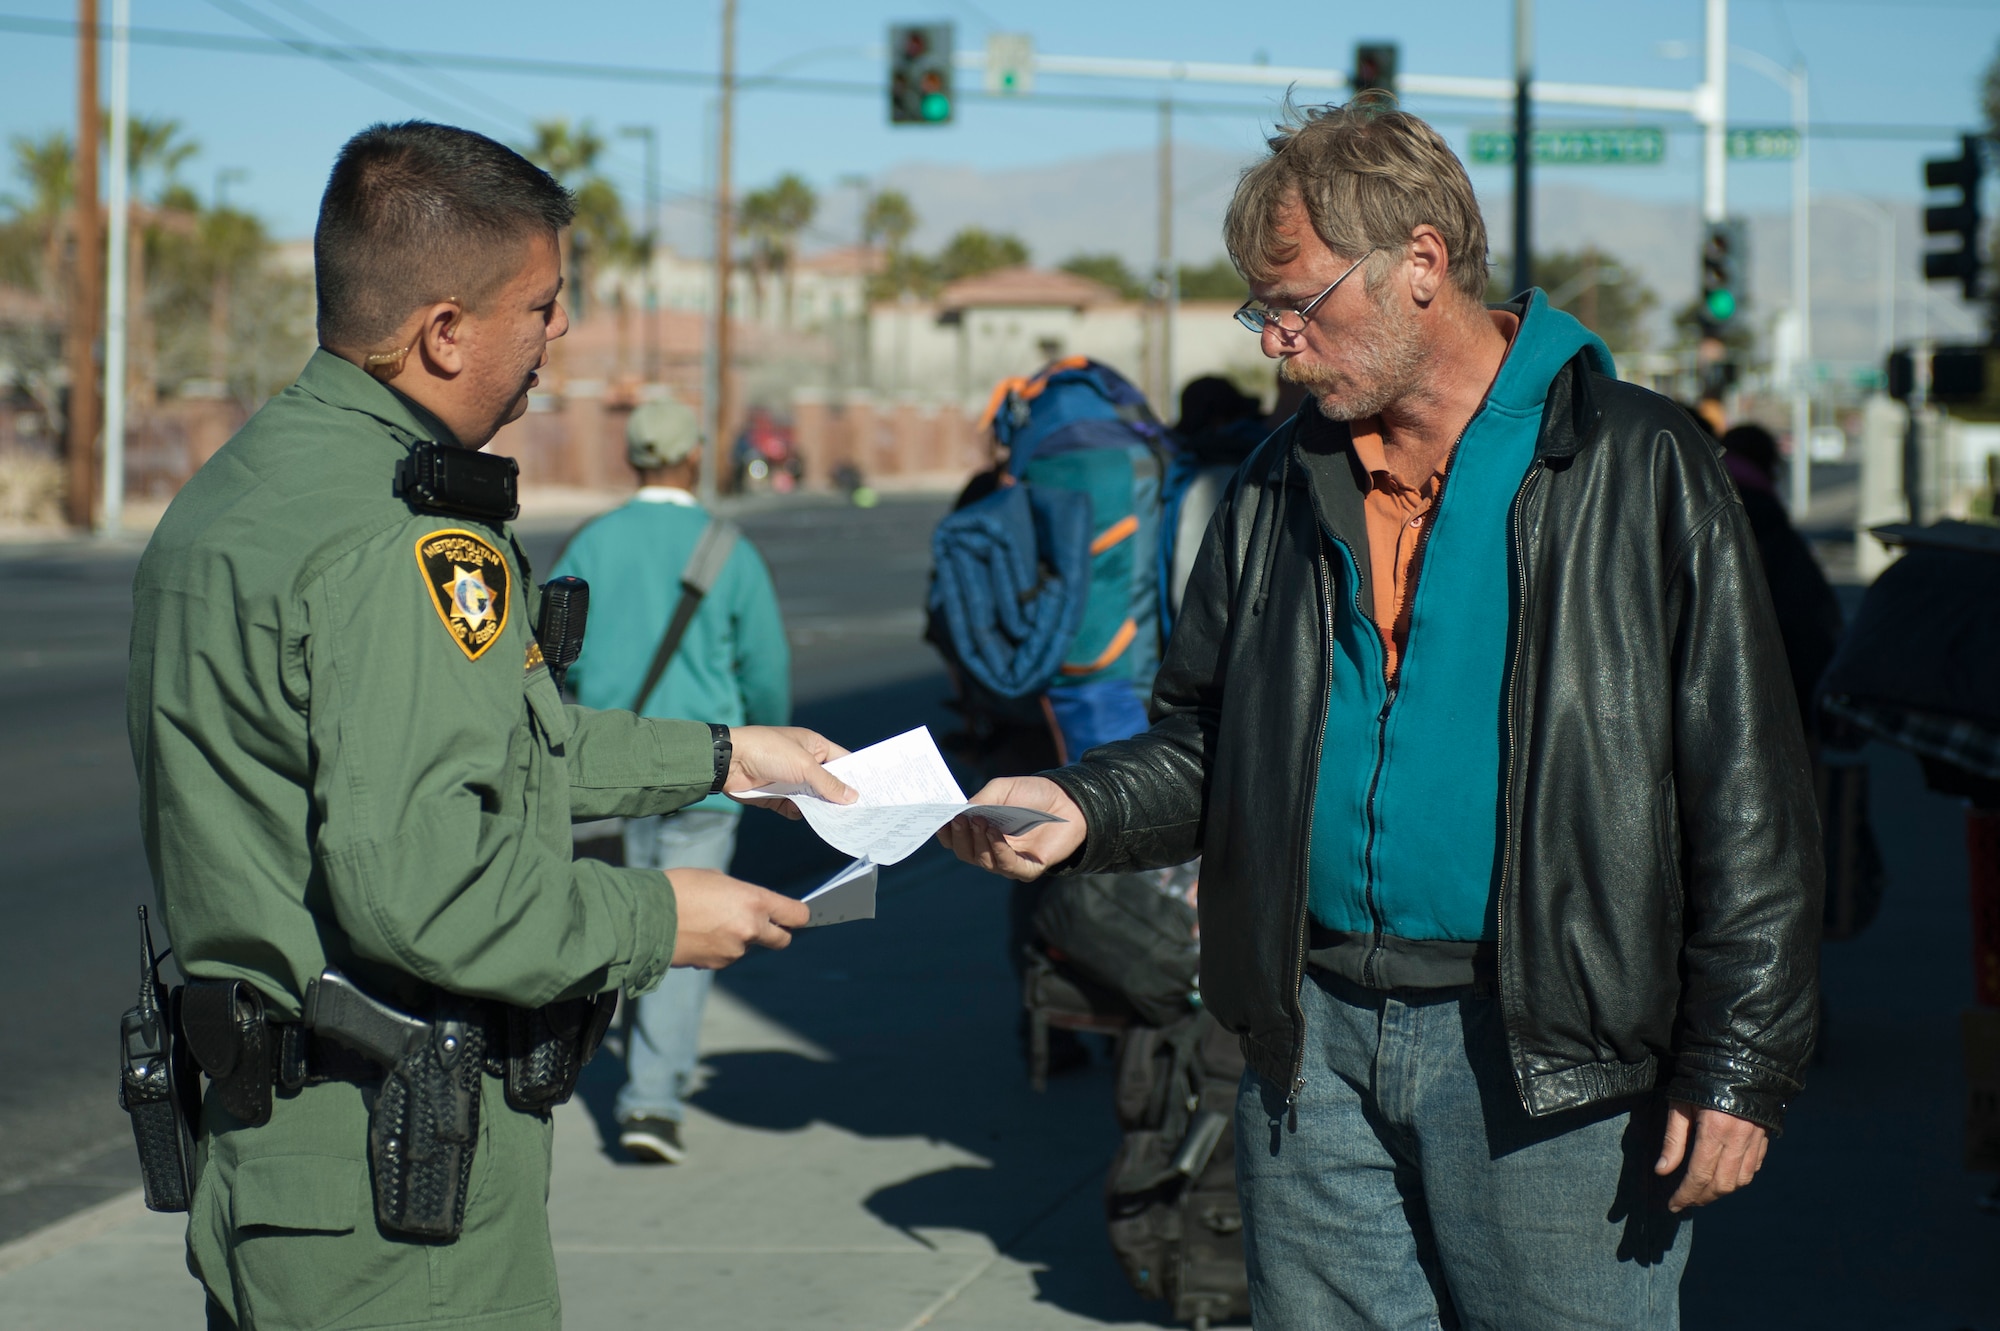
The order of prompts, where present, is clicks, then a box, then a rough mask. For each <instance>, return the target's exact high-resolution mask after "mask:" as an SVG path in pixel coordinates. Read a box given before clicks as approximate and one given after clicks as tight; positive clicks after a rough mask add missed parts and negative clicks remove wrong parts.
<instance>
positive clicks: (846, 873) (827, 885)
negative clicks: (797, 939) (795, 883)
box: [799, 860, 876, 929]
mask: <svg viewBox="0 0 2000 1331" xmlns="http://www.w3.org/2000/svg"><path fill="white" fill-rule="evenodd" d="M875 880H876V873H875V866H874V865H873V864H870V863H869V862H868V861H867V860H856V861H854V863H852V864H850V865H848V866H847V867H846V868H845V869H842V870H841V871H840V872H839V873H837V874H835V875H834V876H833V877H831V878H829V879H827V880H826V881H825V882H824V883H821V884H820V885H819V886H818V887H816V888H814V889H813V890H812V891H810V892H808V893H806V894H805V895H804V896H803V897H801V898H799V899H800V900H801V901H803V902H805V903H806V904H807V905H808V906H811V907H812V918H811V919H809V920H807V921H806V922H805V923H804V924H803V925H800V926H799V927H800V928H802V929H815V928H818V927H819V926H820V925H822V924H846V923H847V922H848V921H849V920H872V919H874V918H875Z"/></svg>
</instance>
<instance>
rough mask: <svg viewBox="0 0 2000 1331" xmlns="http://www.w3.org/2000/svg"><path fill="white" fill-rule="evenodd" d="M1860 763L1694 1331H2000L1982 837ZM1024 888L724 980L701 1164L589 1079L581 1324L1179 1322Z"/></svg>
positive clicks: (53, 1323) (981, 891)
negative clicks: (1037, 1084) (1037, 1071)
mask: <svg viewBox="0 0 2000 1331" xmlns="http://www.w3.org/2000/svg"><path fill="white" fill-rule="evenodd" d="M1870 766H1871V768H1872V770H1873V775H1874V780H1875V789H1874V799H1873V803H1874V819H1875V826H1876V828H1877V831H1878V833H1879V835H1880V837H1881V839H1882V845H1883V851H1884V855H1885V857H1886V859H1887V861H1888V866H1889V871H1890V884H1889V893H1888V896H1887V899H1886V900H1885V902H1884V905H1883V908H1882V913H1881V916H1880V918H1879V919H1878V920H1877V921H1876V922H1875V923H1874V925H1873V926H1871V928H1870V929H1869V930H1868V932H1867V933H1866V934H1864V935H1863V936H1862V937H1861V938H1859V939H1857V940H1855V941H1853V942H1849V943H1842V944H1835V945H1831V946H1829V947H1828V949H1827V954H1826V967H1825V979H1826V990H1827V1000H1828V1012H1829V1023H1828V1039H1827V1041H1826V1057H1825V1061H1824V1062H1823V1063H1821V1064H1819V1065H1818V1066H1816V1067H1814V1068H1813V1069H1811V1071H1810V1072H1809V1074H1808V1085H1807V1089H1806V1091H1805V1093H1804V1094H1803V1095H1801V1096H1800V1097H1799V1099H1798V1102H1797V1104H1796V1105H1795V1106H1794V1108H1793V1111H1792V1114H1791V1118H1790V1121H1789V1123H1788V1128H1787V1131H1786V1133H1785V1135H1784V1137H1783V1138H1782V1139H1781V1140H1780V1141H1778V1142H1777V1143H1776V1144H1775V1145H1774V1147H1773V1149H1772V1151H1771V1155H1770V1160H1769V1163H1768V1164H1767V1166H1766V1168H1765V1170H1764V1173H1763V1175H1762V1176H1761V1177H1760V1178H1759V1179H1758V1181H1757V1183H1756V1185H1755V1186H1753V1187H1752V1188H1750V1189H1749V1190H1748V1191H1747V1192H1745V1193H1743V1194H1742V1195H1740V1196H1738V1197H1734V1198H1731V1199H1729V1200H1728V1201H1726V1202H1724V1203H1722V1204H1721V1205H1718V1206H1716V1207H1714V1208H1713V1209H1711V1210H1708V1211H1705V1212H1703V1213H1702V1214H1701V1215H1700V1216H1699V1217H1698V1218H1697V1220H1696V1221H1695V1226H1694V1242H1693V1255H1692V1259H1691V1261H1690V1263H1689V1268H1688V1275H1687V1280H1686V1283H1685V1285H1684V1287H1683V1312H1684V1318H1685V1323H1686V1325H1688V1326H1689V1327H1691V1328H1701V1331H1738V1329H1740V1331H1753V1329H1754V1331H1768V1329H1769V1328H1778V1327H1783V1328H1789V1327H1812V1328H1815V1331H1890V1329H1901V1328H1908V1329H1909V1331H1959V1329H1961V1328H1964V1329H1966V1331H2000V1216H1996V1215H1993V1214H1990V1213H1987V1212H1983V1211H1981V1210H1979V1209H1978V1208H1977V1206H1976V1205H1975V1203H1976V1201H1977V1199H1978V1198H1979V1196H1980V1195H1981V1194H1982V1193H1984V1192H1985V1191H1986V1190H1987V1189H1988V1188H1990V1187H1991V1186H1992V1184H1993V1178H1992V1176H1991V1175H1971V1174H1967V1173H1965V1172H1964V1170H1963V1169H1962V1167H1961V1163H1960V1151H1961V1149H1962V1146H1961V1144H1962V1141H1963V1137H1962V1124H1963V1114H1964V1094H1965V1085H1964V1077H1963V1070H1962V1063H1961V1056H1960V1053H1959V1050H1958V1044H1957V1030H1958V1014H1959V1010H1960V1009H1961V1008H1962V1007H1963V1006H1964V1004H1965V1003H1966V1002H1967V1001H1968V1000H1969V997H1970V974H1969V972H1970V964H1969V957H1968V955H1967V953H1968V947H1967V918H1966V903H1965V860H1964V841H1963V815H1962V813H1961V812H1960V810H1959V806H1958V805H1957V804H1956V803H1955V802H1953V801H1950V800H1947V799H1944V798H1942V797H1939V796H1936V795H1932V794H1929V793H1927V792H1926V791H1924V790H1923V788H1922V782H1921V779H1920V777H1919V775H1918V772H1917V767H1916V763H1915V762H1914V761H1913V760H1912V759H1910V758H1909V757H1908V756H1907V755H1904V754H1901V753H1896V752H1891V751H1888V750H1883V749H1876V750H1873V751H1871V754H1870ZM752 826H753V827H754V826H755V825H754V824H753V825H752ZM751 835H753V836H754V835H755V833H754V832H752V834H751ZM1006 890H1007V889H1006V888H1005V886H1004V885H1002V884H1000V883H999V882H997V881H995V880H993V879H990V878H987V877H985V876H983V875H980V874H978V873H975V872H972V871H969V870H966V869H963V868H962V867H960V866H958V865H956V864H955V863H953V862H951V861H949V860H948V859H946V858H945V857H944V856H943V855H942V853H941V852H939V851H938V850H937V849H936V848H935V847H932V848H928V849H926V850H924V851H922V852H920V853H919V854H918V855H917V856H915V857H913V858H912V859H911V860H910V861H908V862H907V863H905V864H903V865H899V866H896V867H894V868H891V869H889V870H887V871H886V872H885V873H884V876H883V884H882V894H881V901H880V906H879V915H880V918H879V919H877V920H876V921H874V922H873V923H869V924H855V925H844V926H840V927H837V928H833V929H828V930H824V931H821V932H819V933H816V934H807V935H803V936H801V937H800V939H799V941H798V943H797V944H796V945H795V946H794V947H793V948H791V949H790V950H789V951H787V952H785V953H780V954H765V955H760V956H758V957H755V958H752V959H751V960H749V961H747V962H745V963H744V964H742V965H740V966H738V967H736V968H734V969H732V970H730V971H728V972H726V973H725V974H724V975H723V976H722V977H721V981H720V983H719V985H718V988H717V990H716V998H715V1002H714V1006H713V1007H712V1009H711V1013H710V1019H709V1023H708V1027H707V1031H706V1041H705V1043H706V1047H707V1053H706V1057H705V1063H706V1065H707V1067H708V1068H709V1075H708V1084H707V1086H706V1087H705V1089H703V1090H702V1091H701V1092H700V1093H699V1094H698V1095H697V1096H696V1097H695V1104H696V1107H697V1108H696V1113H695V1115H694V1117H693V1119H692V1120H691V1122H690V1123H689V1125H688V1139H689V1144H690V1146H691V1149H692V1156H691V1158H690V1160H689V1161H688V1163H686V1164H684V1165H681V1166H678V1167H674V1168H648V1167H641V1166H635V1165H629V1164H625V1163H623V1162H621V1161H620V1160H618V1159H617V1158H616V1157H617V1152H616V1148H615V1147H613V1148H610V1149H609V1150H607V1148H606V1145H605V1142H606V1140H607V1138H606V1136H605V1133H606V1131H607V1128H608V1126H609V1106H610V1102H611V1097H612V1095H613V1094H614V1093H615V1091H616V1087H617V1082H618V1080H619V1076H620V1067H619V1064H618V1062H617V1060H616V1059H614V1058H611V1057H609V1056H607V1057H603V1058H600V1059H599V1060H598V1061H597V1062H596V1063H594V1064H593V1065H592V1066H591V1068H590V1069H589V1071H588V1072H587V1074H586V1084H585V1086H584V1088H583V1093H582V1095H581V1096H580V1097H579V1099H578V1100H577V1101H575V1102H573V1103H572V1104H570V1105H568V1106H566V1107H565V1108H564V1109H563V1110H561V1111H560V1112H559V1115H558V1118H557V1138H558V1140H557V1146H556V1157H555V1160H556V1165H555V1182H554V1188H553V1194H552V1196H551V1199H550V1211H551V1215H552V1219H553V1224H554V1230H555V1238H556V1249H557V1254H558V1258H559V1263H560V1266H561V1270H562V1278H563V1297H564V1303H565V1307H566V1309H567V1323H568V1325H569V1326H571V1327H575V1328H582V1329H584V1331H596V1329H597V1328H622V1327H635V1328H636V1327H654V1326H661V1325H666V1326H673V1327H677V1328H686V1329H688V1331H710V1329H711V1328H712V1329H714V1331H722V1329H723V1328H728V1329H729V1331H739V1329H742V1331H758V1329H761V1328H772V1329H773V1331H778V1329H780V1328H782V1331H800V1329H801V1328H805V1327H810V1328H841V1329H845V1328H857V1329H858V1328H868V1329H869V1331H914V1328H916V1327H918V1326H935V1327H940V1328H992V1329H993V1331H1001V1329H1002V1328H1006V1329H1008V1331H1013V1329H1015V1328H1044V1327H1047V1328H1054V1327H1066V1326H1084V1325H1089V1326H1106V1325H1109V1326H1157V1325H1160V1324H1161V1323H1160V1318H1159V1315H1158V1308H1157V1305H1151V1304H1146V1303H1143V1302H1141V1301H1140V1300H1138V1299H1137V1298H1136V1297H1134V1296H1133V1295H1132V1294H1131V1293H1130V1291H1129V1290H1128V1289H1127V1287H1126V1285H1125V1282H1124V1280H1123V1279H1122V1277H1121V1276H1120V1274H1119V1272H1118V1269H1117V1266H1116V1264H1115V1263H1114V1261H1113V1259H1112V1256H1111V1253H1110V1250H1109V1248H1108V1246H1107V1244H1106V1241H1105V1236H1104V1225H1103V1221H1102V1212H1101V1209H1100V1205H1101V1204H1100V1194H1099V1189H1100V1187H1101V1181H1102V1178H1103V1172H1104V1168H1105V1165H1106V1163H1107V1162H1108V1161H1109V1159H1110V1155H1111V1151H1112V1147H1113V1144H1114V1140H1115V1138H1114V1130H1113V1127H1112V1121H1111V1112H1110V1085H1109V1076H1108V1069H1107V1068H1106V1067H1105V1066H1104V1065H1103V1064H1102V1063H1099V1064H1098V1065H1097V1066H1095V1067H1093V1068H1091V1069H1090V1070H1088V1071H1087V1072H1084V1073H1081V1074H1078V1075H1076V1076H1073V1077H1069V1078H1063V1079H1059V1080H1057V1081H1055V1082H1054V1083H1052V1084H1051V1086H1050V1088H1049V1091H1048V1093H1047V1094H1046V1095H1039V1096H1038V1095H1035V1094H1033V1093H1032V1092H1030V1091H1029V1090H1028V1089H1027V1086H1026V1084H1025V1079H1024V1077H1023V1076H1022V1072H1021V1065H1020V1061H1019V1058H1018V1056H1017V1054H1016V1051H1015V1045H1014V1023H1015V1019H1016V1016H1015V1014H1016V1011H1017V1009H1016V1006H1015V998H1014V989H1013V984H1012V980H1011V977H1010V975H1009V974H1008V970H1007V966H1006V962H1005V957H1004V953H1003V945H1002V939H1003V938H1004V936H1005V917H1006V909H1005V901H1006V896H1005V894H1006ZM200 1324H201V1303H200V1299H199V1297H198V1292H197V1290H196V1288H195V1286H194V1284H193V1282H192V1281H190V1280H189V1279H188V1278H187V1276H186V1274H185V1273H184V1271H183V1270H182V1266H181V1249H180V1223H179V1220H178V1218H177V1217H173V1216H154V1215H148V1214H146V1213H145V1212H144V1211H142V1210H140V1209H138V1207H137V1203H136V1201H135V1200H121V1201H114V1202H112V1203H109V1204H107V1206H105V1207H100V1208H97V1209H96V1210H94V1211H89V1212H84V1213H82V1214H80V1215H78V1216H75V1217H72V1218H71V1219H70V1220H67V1221H64V1222H63V1223H62V1224H60V1225H57V1226H55V1227H54V1228H52V1229H50V1230H44V1231H42V1232H41V1233H39V1234H36V1235H31V1236H30V1237H29V1238H27V1239H25V1240H22V1241H20V1242H18V1243H15V1244H12V1245H9V1246H8V1247H5V1248H0V1331H16V1329H18V1331H31V1329H32V1331H42V1329H44V1328H46V1329H49V1331H55V1329H57V1328H60V1329H61V1331H71V1329H73V1328H89V1329H90V1331H126V1329H127V1328H129V1329H130V1331H140V1328H146V1329H147V1331H152V1329H153V1328H194V1327H198V1326H199V1325H200Z"/></svg>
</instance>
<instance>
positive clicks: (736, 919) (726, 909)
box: [667, 869, 812, 971]
mask: <svg viewBox="0 0 2000 1331" xmlns="http://www.w3.org/2000/svg"><path fill="white" fill-rule="evenodd" d="M667 882H668V884H669V885H670V886H671V887H672V888H673V890H674V912H675V915H676V917H677V921H676V924H675V929H674V961H673V964H674V965H676V966H693V967H696V968H698V969H700V970H706V971H717V970H721V969H722V968H723V967H724V966H727V965H728V964H729V963H730V962H732V961H738V960H741V959H742V956H743V954H744V953H745V952H747V951H749V950H750V945H751V944H752V943H755V944H756V945H757V946H759V947H771V948H778V947H784V946H785V945H786V944H788V943H790V942H791V941H792V935H791V932H790V931H791V930H793V929H796V928H798V927H799V926H800V925H802V924H804V923H805V922H806V920H807V919H808V918H810V917H811V915H812V908H811V907H809V906H807V905H806V904H805V903H804V902H803V901H796V900H794V899H793V898H791V897H788V896H783V895H780V894H779V893H776V892H772V891H769V890H768V889H766V888H761V887H758V886H757V885H756V884H755V883H746V882H744V881H743V880H742V879H740V878H731V877H730V876H729V875H728V874H726V873H720V872H718V871H716V870H714V869H673V870H670V871H669V872H668V874H667Z"/></svg>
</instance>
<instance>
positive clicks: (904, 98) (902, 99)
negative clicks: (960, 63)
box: [889, 23, 951, 125]
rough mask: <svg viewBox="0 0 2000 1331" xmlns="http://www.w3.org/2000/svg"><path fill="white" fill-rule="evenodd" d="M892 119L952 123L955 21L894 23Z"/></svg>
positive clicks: (893, 121)
mask: <svg viewBox="0 0 2000 1331" xmlns="http://www.w3.org/2000/svg"><path fill="white" fill-rule="evenodd" d="M889 123H890V124H892V125H946V124H950V123H951V24H949V23H896V24H892V25H890V28H889Z"/></svg>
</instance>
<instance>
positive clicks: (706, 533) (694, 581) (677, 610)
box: [632, 518, 743, 712]
mask: <svg viewBox="0 0 2000 1331" xmlns="http://www.w3.org/2000/svg"><path fill="white" fill-rule="evenodd" d="M742 535H743V529H742V528H740V527H738V526H737V525H736V524H735V523H733V522H731V521H729V520H728V519H727V518H710V519H709V520H708V525H707V526H706V527H704V528H702V530H701V538H700V539H699V540H697V541H696V542H695V543H694V551H693V553H691V554H690V555H688V561H687V565H686V567H684V568H683V569H681V594H680V599H679V600H678V601H676V602H675V603H674V613H673V614H672V615H671V616H669V617H668V619H667V631H666V632H665V633H663V634H662V635H660V646H659V648H658V650H656V651H655V652H654V653H653V664H652V665H650V666H648V667H647V668H646V682H645V683H643V684H641V685H640V686H639V692H638V693H637V694H636V695H634V697H633V699H632V710H633V711H635V712H636V711H638V710H639V708H640V707H641V706H642V705H644V703H645V701H646V699H647V697H648V696H650V695H651V694H652V692H653V689H654V688H655V686H657V685H658V684H659V682H660V676H662V675H664V674H666V673H667V663H668V662H670V661H672V660H673V659H674V653H675V652H676V651H678V650H679V649H680V645H681V639H682V638H684V637H686V636H687V631H688V625H689V624H691V623H692V622H694V612H695V611H696V610H699V609H700V608H701V598H702V597H704V596H706V595H708V591H709V588H711V587H713V586H715V580H716V579H717V578H718V577H720V576H722V566H723V565H724V564H727V563H728V562H729V556H730V553H731V552H732V551H734V550H735V549H736V542H737V539H738V538H739V537H741V536H742Z"/></svg>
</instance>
